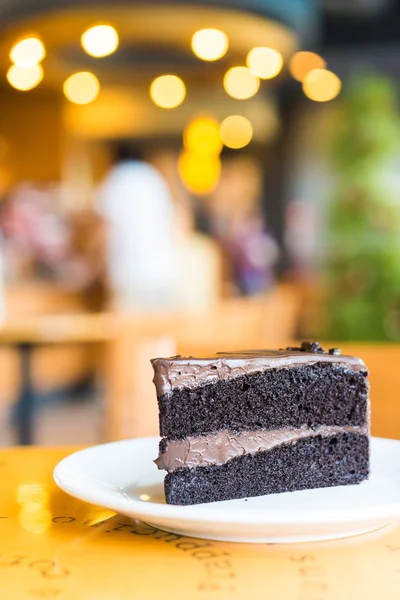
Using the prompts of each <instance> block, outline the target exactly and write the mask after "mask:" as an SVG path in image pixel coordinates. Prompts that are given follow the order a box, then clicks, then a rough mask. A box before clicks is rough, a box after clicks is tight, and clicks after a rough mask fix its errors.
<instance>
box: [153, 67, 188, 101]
mask: <svg viewBox="0 0 400 600" xmlns="http://www.w3.org/2000/svg"><path fill="white" fill-rule="evenodd" d="M150 97H151V99H152V100H153V102H154V104H156V105H157V106H160V107H161V108H175V107H177V106H179V105H180V104H182V102H183V101H184V99H185V97H186V86H185V84H184V83H183V81H182V79H181V78H180V77H177V76H176V75H161V76H160V77H156V79H154V81H153V82H152V83H151V85H150Z"/></svg>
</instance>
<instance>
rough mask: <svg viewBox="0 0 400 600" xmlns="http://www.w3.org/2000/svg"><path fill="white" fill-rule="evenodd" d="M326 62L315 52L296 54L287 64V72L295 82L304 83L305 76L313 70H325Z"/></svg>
mask: <svg viewBox="0 0 400 600" xmlns="http://www.w3.org/2000/svg"><path fill="white" fill-rule="evenodd" d="M325 67H326V61H325V60H324V59H323V58H322V56H320V55H319V54H316V53H315V52H306V51H301V52H296V53H295V54H293V56H292V58H291V59H290V62H289V71H290V74H291V75H292V77H294V79H297V81H304V78H305V77H306V75H307V74H308V73H309V72H310V71H312V70H314V69H325Z"/></svg>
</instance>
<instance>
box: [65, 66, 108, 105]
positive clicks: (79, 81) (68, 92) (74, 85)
mask: <svg viewBox="0 0 400 600" xmlns="http://www.w3.org/2000/svg"><path fill="white" fill-rule="evenodd" d="M63 89H64V94H65V96H66V97H67V98H68V100H69V101H70V102H73V103H74V104H90V102H93V100H95V99H96V98H97V96H98V95H99V92H100V83H99V80H98V79H97V77H96V76H95V75H93V73H89V72H88V71H82V72H80V73H74V74H73V75H71V76H70V77H68V79H66V81H65V82H64V87H63Z"/></svg>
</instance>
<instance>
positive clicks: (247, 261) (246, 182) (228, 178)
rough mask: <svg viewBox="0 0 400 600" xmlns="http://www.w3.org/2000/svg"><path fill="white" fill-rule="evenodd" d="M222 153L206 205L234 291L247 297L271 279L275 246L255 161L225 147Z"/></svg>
mask: <svg viewBox="0 0 400 600" xmlns="http://www.w3.org/2000/svg"><path fill="white" fill-rule="evenodd" d="M222 156H223V158H224V161H223V164H222V173H221V179H220V182H219V185H218V187H217V188H216V190H215V191H214V193H213V194H212V195H211V197H210V202H209V206H208V209H209V216H210V224H211V230H212V231H213V233H214V235H215V237H216V239H218V240H219V242H220V244H221V247H222V249H223V252H224V254H225V257H227V258H228V262H229V263H230V264H229V267H228V269H227V271H228V274H229V277H230V278H231V279H232V280H233V281H232V283H233V285H234V288H233V289H234V291H235V292H236V293H239V294H240V295H243V296H251V295H255V294H259V293H261V292H263V291H265V290H267V289H268V288H270V287H271V286H272V285H273V283H274V282H275V278H274V267H275V264H276V262H277V259H278V255H279V249H278V245H277V243H276V242H275V240H274V238H273V236H272V234H271V233H270V231H269V230H268V228H267V227H266V225H265V222H264V217H263V214H262V211H261V194H262V177H261V168H260V166H259V165H258V163H257V161H256V160H255V159H253V158H252V157H249V156H246V155H232V154H231V153H230V152H227V151H226V150H225V151H224V152H223V155H222ZM231 289H232V288H231Z"/></svg>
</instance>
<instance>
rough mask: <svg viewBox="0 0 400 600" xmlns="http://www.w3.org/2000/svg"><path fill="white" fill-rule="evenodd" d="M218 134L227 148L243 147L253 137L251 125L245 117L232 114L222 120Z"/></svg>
mask: <svg viewBox="0 0 400 600" xmlns="http://www.w3.org/2000/svg"><path fill="white" fill-rule="evenodd" d="M220 136H221V139H222V141H223V143H224V144H225V146H227V147H228V148H234V149H238V148H244V147H245V146H247V144H248V143H249V142H250V141H251V138H252V137H253V126H252V124H251V123H250V121H249V120H248V119H246V117H243V116H241V115H232V116H230V117H226V119H224V120H223V121H222V123H221V127H220Z"/></svg>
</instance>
